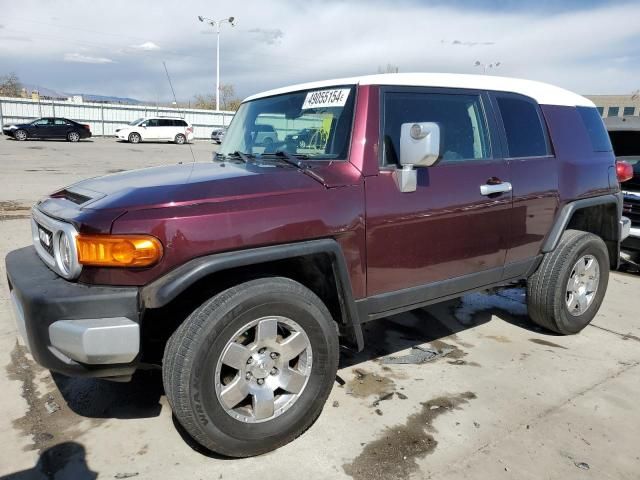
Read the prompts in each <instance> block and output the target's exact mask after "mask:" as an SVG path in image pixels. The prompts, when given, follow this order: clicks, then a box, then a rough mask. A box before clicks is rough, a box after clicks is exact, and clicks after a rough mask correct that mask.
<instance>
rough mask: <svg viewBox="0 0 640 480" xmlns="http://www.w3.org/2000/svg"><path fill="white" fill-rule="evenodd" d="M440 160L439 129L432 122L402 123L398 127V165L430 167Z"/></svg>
mask: <svg viewBox="0 0 640 480" xmlns="http://www.w3.org/2000/svg"><path fill="white" fill-rule="evenodd" d="M439 159H440V127H439V126H438V124H437V123H434V122H423V123H403V124H402V126H401V127H400V164H401V165H402V166H403V167H404V166H407V165H412V166H415V167H431V166H433V165H435V164H436V162H437V161H438V160H439Z"/></svg>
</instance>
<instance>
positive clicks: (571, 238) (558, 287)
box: [527, 230, 610, 335]
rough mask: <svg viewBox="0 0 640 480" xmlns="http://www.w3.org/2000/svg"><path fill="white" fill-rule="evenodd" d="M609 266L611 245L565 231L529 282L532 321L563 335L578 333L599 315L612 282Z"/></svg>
mask: <svg viewBox="0 0 640 480" xmlns="http://www.w3.org/2000/svg"><path fill="white" fill-rule="evenodd" d="M592 260H593V261H595V263H593V262H592ZM579 261H580V263H578V262H579ZM609 265H610V263H609V253H608V251H607V246H606V245H605V243H604V242H603V241H602V239H601V238H600V237H598V236H596V235H594V234H592V233H588V232H582V231H579V230H567V231H566V232H564V234H563V235H562V238H561V239H560V242H559V244H558V246H557V247H556V248H555V250H554V251H553V252H550V253H547V254H546V255H545V256H544V258H543V260H542V263H541V264H540V267H538V270H537V271H536V272H535V273H534V274H533V275H532V276H531V277H530V278H529V279H528V281H527V305H528V308H529V316H530V317H531V320H533V321H534V322H535V323H537V324H538V325H540V326H541V327H544V328H546V329H548V330H551V331H554V332H557V333H560V334H562V335H571V334H575V333H578V332H579V331H580V330H582V329H583V328H584V327H586V326H587V325H589V323H590V322H591V320H593V318H594V317H595V315H596V313H598V309H599V308H600V305H601V304H602V300H603V298H604V294H605V292H606V290H607V285H608V283H609ZM582 271H583V272H584V275H581V272H582ZM592 277H593V279H592ZM596 279H597V283H594V282H595V281H596ZM570 280H571V282H572V283H571V284H569V281H570ZM583 287H584V288H583ZM580 292H585V293H584V295H583V294H581V293H580ZM588 292H592V293H591V294H590V295H589V294H588ZM580 300H582V303H580V302H579V301H580Z"/></svg>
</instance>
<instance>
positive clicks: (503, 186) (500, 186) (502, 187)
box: [480, 182, 513, 195]
mask: <svg viewBox="0 0 640 480" xmlns="http://www.w3.org/2000/svg"><path fill="white" fill-rule="evenodd" d="M511 190H513V187H512V186H511V184H510V183H509V182H500V183H496V184H491V185H480V193H481V194H482V195H493V194H494V193H506V192H510V191H511Z"/></svg>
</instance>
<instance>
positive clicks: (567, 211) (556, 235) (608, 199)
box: [541, 193, 622, 253]
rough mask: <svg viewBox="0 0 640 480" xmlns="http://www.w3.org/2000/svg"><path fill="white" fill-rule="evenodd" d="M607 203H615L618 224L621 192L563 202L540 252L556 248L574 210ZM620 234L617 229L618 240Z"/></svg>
mask: <svg viewBox="0 0 640 480" xmlns="http://www.w3.org/2000/svg"><path fill="white" fill-rule="evenodd" d="M607 204H614V205H616V210H617V212H618V224H620V222H619V220H620V218H621V216H622V193H617V194H607V195H600V196H597V197H589V198H582V199H580V200H574V201H572V202H569V203H567V204H565V205H564V207H562V209H561V210H560V213H559V214H558V216H557V217H556V219H555V221H554V223H553V227H552V228H551V230H550V232H549V235H547V238H546V239H545V241H544V243H543V244H542V249H541V250H542V253H548V252H551V251H553V250H554V249H555V248H556V246H557V245H558V242H559V241H560V237H562V234H563V233H564V231H565V230H566V229H567V225H568V224H569V221H570V220H571V217H572V216H573V214H574V212H575V211H576V210H580V209H582V208H588V207H593V206H596V205H607ZM620 228H621V227H620ZM620 236H621V234H620V231H618V240H620Z"/></svg>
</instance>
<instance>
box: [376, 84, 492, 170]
mask: <svg viewBox="0 0 640 480" xmlns="http://www.w3.org/2000/svg"><path fill="white" fill-rule="evenodd" d="M419 122H435V123H437V124H438V126H439V127H440V135H441V152H442V162H443V163H445V162H459V161H465V160H482V159H488V158H491V147H490V141H489V133H488V128H487V124H486V121H485V116H484V112H483V108H482V102H481V99H480V95H473V94H471V95H470V94H448V93H421V92H388V93H386V94H385V96H384V128H383V141H384V163H385V164H386V165H393V164H396V165H399V164H400V129H401V126H402V124H403V123H419Z"/></svg>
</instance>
